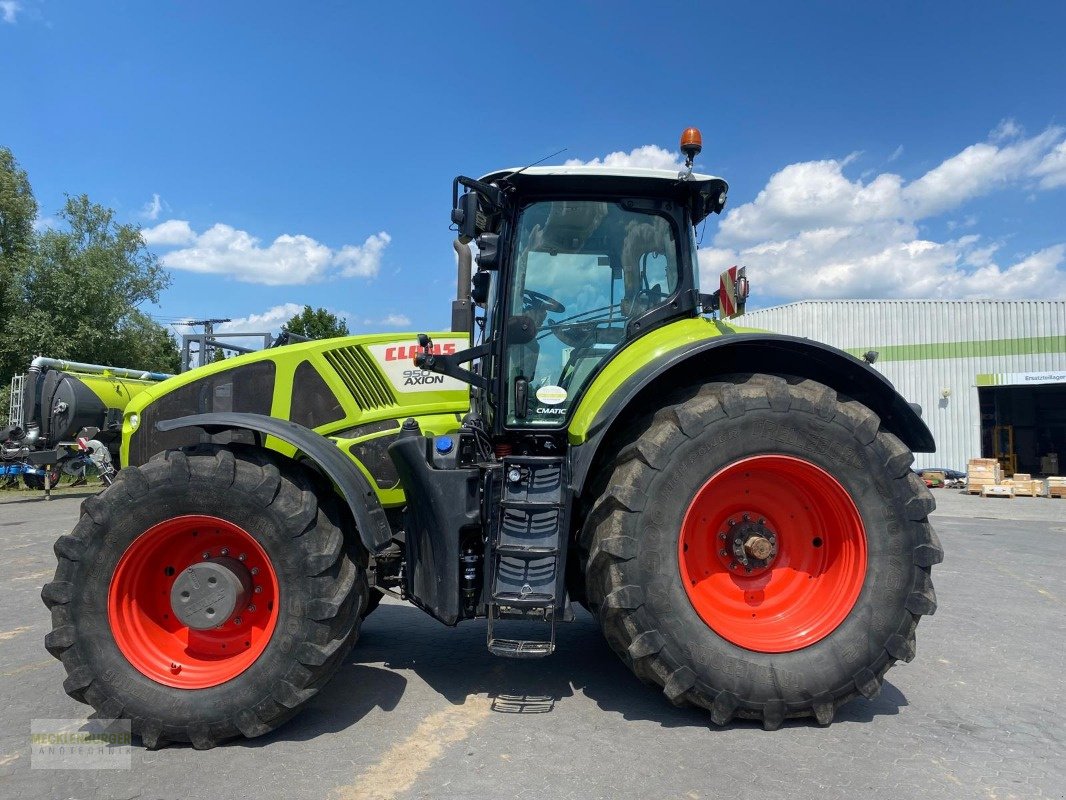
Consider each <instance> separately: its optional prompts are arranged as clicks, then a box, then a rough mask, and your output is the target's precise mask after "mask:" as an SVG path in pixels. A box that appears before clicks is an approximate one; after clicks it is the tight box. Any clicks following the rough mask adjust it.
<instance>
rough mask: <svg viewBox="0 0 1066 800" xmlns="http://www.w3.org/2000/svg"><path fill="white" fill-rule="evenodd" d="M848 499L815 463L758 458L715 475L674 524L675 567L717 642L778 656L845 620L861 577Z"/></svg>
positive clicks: (862, 542) (859, 543) (855, 521)
mask: <svg viewBox="0 0 1066 800" xmlns="http://www.w3.org/2000/svg"><path fill="white" fill-rule="evenodd" d="M866 548H867V545H866V530H865V527H864V526H863V522H862V517H861V516H860V514H859V510H858V508H857V507H856V506H855V502H854V501H853V500H852V499H851V496H850V495H849V494H848V492H847V491H846V490H845V489H844V487H843V486H841V485H840V483H839V482H838V481H837V480H836V479H835V478H834V477H833V476H832V475H830V474H829V473H828V472H826V471H825V470H824V469H822V468H821V467H818V466H816V465H815V464H812V463H811V462H809V461H805V460H803V459H800V458H795V457H793V456H784V455H762V456H752V457H751V458H745V459H743V460H741V461H737V462H735V463H733V464H730V465H729V466H727V467H725V468H723V469H721V470H719V471H718V472H717V473H715V474H714V475H712V476H711V478H710V479H709V480H708V481H707V482H706V483H704V484H703V486H701V487H700V489H699V491H697V492H696V496H695V497H694V498H693V500H692V502H691V504H690V505H689V508H688V510H687V512H686V513H685V518H684V521H683V522H682V524H681V535H680V537H679V539H678V563H679V566H680V572H681V580H682V583H683V585H684V587H685V592H686V593H687V594H688V597H689V600H690V601H691V603H692V607H693V608H694V609H695V611H696V613H697V614H699V616H700V618H701V619H702V620H703V621H704V622H705V623H706V624H707V625H708V626H709V627H710V628H711V629H712V630H714V631H715V632H716V633H718V634H719V635H720V636H722V637H723V638H725V639H727V640H728V641H730V642H732V643H733V644H735V645H737V646H738V647H743V648H745V649H748V650H754V651H757V652H762V653H785V652H790V651H793V650H799V649H802V648H804V647H809V646H810V645H812V644H814V643H815V642H818V641H820V640H822V639H824V638H825V637H826V636H828V635H829V634H830V633H832V632H833V631H834V630H836V629H837V627H838V626H839V625H840V624H841V623H842V622H843V621H844V620H845V619H846V618H847V616H848V614H850V613H851V610H852V608H853V607H854V606H855V602H856V600H858V598H859V594H860V593H861V592H862V586H863V582H864V581H865V579H866V564H867V553H866Z"/></svg>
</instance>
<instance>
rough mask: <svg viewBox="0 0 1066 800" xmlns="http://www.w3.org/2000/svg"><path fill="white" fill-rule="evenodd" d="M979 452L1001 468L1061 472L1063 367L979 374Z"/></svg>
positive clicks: (1065, 445) (1065, 422) (1065, 396)
mask: <svg viewBox="0 0 1066 800" xmlns="http://www.w3.org/2000/svg"><path fill="white" fill-rule="evenodd" d="M977 384H978V396H979V398H980V401H981V451H982V452H981V454H982V456H983V457H985V458H998V459H1000V463H1001V464H1002V465H1003V469H1004V472H1007V473H1013V472H1028V473H1031V474H1033V475H1038V474H1039V475H1061V474H1062V470H1063V468H1064V467H1066V464H1064V461H1066V372H1042V373H1017V374H1014V375H1010V374H1007V375H1003V374H1000V375H979V376H978V380H977Z"/></svg>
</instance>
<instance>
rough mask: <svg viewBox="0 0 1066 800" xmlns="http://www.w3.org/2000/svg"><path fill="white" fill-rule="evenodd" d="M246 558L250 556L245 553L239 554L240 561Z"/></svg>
mask: <svg viewBox="0 0 1066 800" xmlns="http://www.w3.org/2000/svg"><path fill="white" fill-rule="evenodd" d="M246 558H248V556H246V555H245V554H244V553H241V554H240V555H239V556H237V560H238V561H244V559H246Z"/></svg>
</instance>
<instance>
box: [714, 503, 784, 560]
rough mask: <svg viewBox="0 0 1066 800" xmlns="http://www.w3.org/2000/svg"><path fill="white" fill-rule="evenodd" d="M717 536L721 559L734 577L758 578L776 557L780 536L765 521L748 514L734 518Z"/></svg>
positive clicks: (731, 518)
mask: <svg viewBox="0 0 1066 800" xmlns="http://www.w3.org/2000/svg"><path fill="white" fill-rule="evenodd" d="M725 524H726V527H725V529H724V530H722V531H721V532H720V533H719V534H718V539H719V542H720V544H721V546H720V547H719V549H718V558H719V560H720V561H721V562H722V563H723V564H725V566H726V568H727V569H728V570H729V571H730V572H733V573H737V574H743V575H756V574H758V573H760V572H764V571H766V570H767V569H769V568H770V567H771V566H772V564H773V562H774V559H775V558H776V557H777V532H776V531H774V530H773V529H772V528H771V527H770V526H769V524H768V523H767V522H766V518H765V517H762V516H758V515H753V514H749V513H747V512H743V513H738V514H733V515H732V516H730V517H728V518H727V519H726V521H725Z"/></svg>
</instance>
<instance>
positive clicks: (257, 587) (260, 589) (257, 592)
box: [255, 586, 263, 594]
mask: <svg viewBox="0 0 1066 800" xmlns="http://www.w3.org/2000/svg"><path fill="white" fill-rule="evenodd" d="M261 591H263V587H262V586H256V587H255V593H256V594H259V593H260V592H261Z"/></svg>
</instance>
